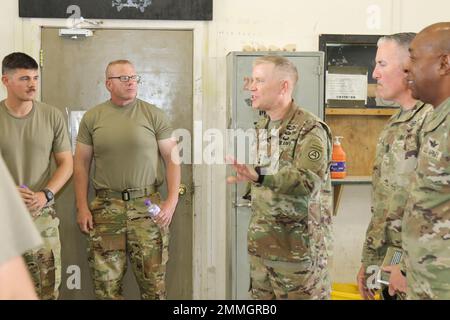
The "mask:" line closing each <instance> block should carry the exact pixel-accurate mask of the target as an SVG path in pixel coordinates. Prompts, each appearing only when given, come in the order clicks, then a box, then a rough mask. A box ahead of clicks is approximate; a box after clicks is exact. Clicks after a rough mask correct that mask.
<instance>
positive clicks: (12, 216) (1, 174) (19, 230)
mask: <svg viewBox="0 0 450 320" xmlns="http://www.w3.org/2000/svg"><path fill="white" fill-rule="evenodd" d="M0 221H1V222H0V265H1V264H2V263H4V262H6V261H8V260H10V259H12V258H14V257H17V256H20V255H22V254H23V253H24V252H25V251H27V250H30V249H33V248H35V247H38V246H40V245H41V244H42V239H41V236H40V235H39V232H38V231H37V230H36V227H35V226H34V223H33V220H32V219H31V217H30V214H29V213H28V210H27V208H26V207H25V205H24V203H23V201H22V199H21V198H20V196H19V193H18V192H17V188H16V186H15V184H14V182H13V180H12V178H11V176H10V174H9V172H8V169H7V168H6V166H5V163H4V162H3V159H2V158H1V157H0ZM0 285H1V284H0Z"/></svg>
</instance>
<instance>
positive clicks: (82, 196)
mask: <svg viewBox="0 0 450 320" xmlns="http://www.w3.org/2000/svg"><path fill="white" fill-rule="evenodd" d="M73 177H74V186H75V197H76V206H77V209H78V210H85V209H88V208H89V206H88V200H87V194H88V187H89V169H88V168H86V167H85V165H83V164H79V163H78V164H77V163H75V166H74V175H73Z"/></svg>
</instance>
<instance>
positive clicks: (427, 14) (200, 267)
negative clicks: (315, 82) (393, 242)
mask: <svg viewBox="0 0 450 320" xmlns="http://www.w3.org/2000/svg"><path fill="white" fill-rule="evenodd" d="M17 2H18V1H17V0H2V10H1V11H0V41H1V43H2V46H1V48H0V55H1V57H3V56H4V55H6V54H7V53H9V52H11V51H13V50H21V51H24V52H27V53H28V54H30V55H32V56H34V57H35V58H38V54H39V48H40V26H43V25H44V26H50V25H51V26H65V20H64V19H19V18H18V9H17V8H18V4H17ZM448 12H450V1H448V0H428V1H423V0H408V1H406V0H372V1H368V0H315V1H304V0H279V1H271V0H244V1H242V0H215V1H214V20H213V21H212V22H186V21H178V22H177V21H130V20H108V21H105V23H104V24H103V26H102V27H104V28H113V27H119V28H188V29H193V30H194V39H195V40H194V41H195V44H194V59H195V61H194V90H195V92H194V93H195V94H194V118H195V119H196V120H203V127H204V129H207V128H211V127H215V128H219V129H224V128H225V126H226V124H225V108H226V105H225V103H226V99H225V95H226V84H225V74H226V67H225V56H226V54H227V53H228V52H230V51H235V50H241V49H242V48H243V46H245V45H251V46H254V47H261V46H265V47H269V46H271V45H273V46H277V47H281V48H282V47H284V46H285V45H287V44H294V45H295V46H296V48H297V51H311V50H317V49H318V36H319V34H321V33H348V34H388V33H394V32H401V31H419V30H420V29H421V28H423V27H424V26H425V25H428V24H431V23H434V22H438V21H446V20H448ZM4 97H5V92H4V90H3V88H2V89H0V99H3V98H4ZM224 178H225V168H223V167H222V168H220V167H215V168H214V170H212V167H206V166H203V167H202V166H198V167H196V168H195V171H194V179H195V184H196V185H197V186H198V187H197V188H196V195H195V208H196V209H195V213H196V216H195V219H196V222H195V228H196V231H195V232H196V234H197V235H198V237H196V239H195V240H194V241H195V243H196V248H195V250H196V251H197V252H198V254H197V256H196V260H195V263H196V267H195V268H196V269H195V276H196V288H195V297H196V298H213V299H214V298H225V286H224V285H223V284H224V282H225V272H226V269H225V266H226V264H225V228H224V226H225V225H226V219H225V199H223V194H225V183H224ZM349 190H350V187H348V188H346V191H344V195H343V199H342V204H341V206H342V207H341V211H340V212H339V215H338V217H337V218H336V219H335V222H336V226H335V230H336V249H337V250H336V252H346V255H347V256H348V259H346V261H352V263H351V266H348V267H347V266H345V267H344V266H343V267H342V268H340V267H339V266H338V263H340V262H339V261H340V260H339V259H338V258H336V259H335V262H336V263H335V267H334V272H333V274H334V275H335V280H337V281H353V278H354V277H353V273H354V270H353V267H354V262H353V261H356V262H358V259H359V254H360V246H361V244H360V240H361V239H362V237H363V233H364V232H365V228H366V226H367V221H368V217H369V212H368V207H369V199H370V197H369V193H370V188H368V187H366V188H358V189H357V191H358V193H356V192H349ZM355 206H356V207H355ZM342 208H344V209H342ZM345 208H347V209H345ZM356 208H360V209H356ZM360 210H361V211H364V212H360V213H359V212H357V211H360ZM353 217H354V218H353ZM349 231H352V232H349ZM349 234H350V235H352V236H354V237H352V238H348V236H349ZM342 263H344V262H342ZM346 270H348V272H347V271H346Z"/></svg>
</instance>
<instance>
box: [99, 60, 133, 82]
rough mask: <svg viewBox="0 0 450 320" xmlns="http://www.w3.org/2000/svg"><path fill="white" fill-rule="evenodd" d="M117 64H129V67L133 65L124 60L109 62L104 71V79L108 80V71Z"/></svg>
mask: <svg viewBox="0 0 450 320" xmlns="http://www.w3.org/2000/svg"><path fill="white" fill-rule="evenodd" d="M118 64H129V65H131V66H133V63H132V62H131V61H130V60H124V59H122V60H114V61H111V62H110V63H108V66H107V67H106V70H105V75H106V78H108V76H109V75H108V72H109V69H110V68H111V67H112V66H115V65H118Z"/></svg>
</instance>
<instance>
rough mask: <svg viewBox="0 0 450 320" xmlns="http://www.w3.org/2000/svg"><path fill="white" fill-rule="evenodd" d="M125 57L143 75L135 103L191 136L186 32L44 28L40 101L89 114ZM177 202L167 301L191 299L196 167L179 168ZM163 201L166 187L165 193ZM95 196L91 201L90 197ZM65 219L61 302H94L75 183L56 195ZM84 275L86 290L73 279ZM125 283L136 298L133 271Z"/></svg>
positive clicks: (190, 58) (190, 56)
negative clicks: (78, 34)
mask: <svg viewBox="0 0 450 320" xmlns="http://www.w3.org/2000/svg"><path fill="white" fill-rule="evenodd" d="M117 59H128V60H130V61H132V62H133V63H134V65H135V67H136V70H137V73H138V74H140V75H141V76H142V82H141V83H140V85H139V93H138V97H139V98H140V99H142V100H145V101H148V102H150V103H153V104H155V105H156V106H158V107H160V108H162V109H163V110H164V111H165V112H166V114H167V115H168V116H169V119H170V121H171V123H172V125H173V127H174V128H184V129H187V130H189V131H190V132H192V123H193V118H192V102H193V90H192V78H193V33H192V31H187V30H170V31H169V30H124V29H99V30H95V31H94V36H93V37H90V38H86V39H78V40H72V39H67V38H61V37H59V36H58V29H55V28H43V29H42V57H41V64H42V66H41V67H42V101H44V102H46V103H49V104H51V105H54V106H56V107H58V108H60V109H61V111H63V112H64V113H66V108H67V110H68V111H69V112H70V111H73V110H87V109H89V108H91V107H93V106H95V105H96V104H99V103H101V102H103V101H105V100H107V99H109V92H108V91H107V90H106V88H105V85H104V82H105V68H106V65H107V64H108V62H110V61H112V60H117ZM182 183H183V184H185V185H186V186H187V192H186V194H185V195H184V196H181V197H180V201H179V203H178V207H177V210H176V212H175V216H174V219H173V220H172V224H171V227H170V230H171V241H170V247H169V262H168V270H167V275H166V279H167V280H166V283H167V292H168V298H169V299H191V298H192V261H193V259H192V239H193V238H192V230H193V227H192V221H193V212H192V192H191V190H192V167H191V165H182ZM162 189H163V190H162V193H163V196H165V193H166V190H165V186H163V188H162ZM92 196H93V194H92V190H91V193H90V197H92ZM57 213H58V215H59V217H60V219H61V225H60V232H61V242H62V263H63V270H62V272H63V274H62V285H61V298H62V299H91V298H93V297H94V296H93V290H92V281H91V275H90V271H89V269H88V265H87V255H86V239H85V237H84V236H83V235H82V234H81V233H80V231H79V229H78V226H77V224H76V220H75V213H76V208H75V200H74V189H73V183H72V181H70V182H69V183H68V185H67V186H66V187H65V188H64V190H63V191H62V192H60V194H59V195H58V197H57ZM78 268H79V270H80V271H81V289H79V288H78V287H77V285H76V284H77V283H76V281H77V280H79V279H77V278H76V273H77V271H78ZM128 269H129V270H128V272H127V274H126V276H125V280H124V284H125V286H124V288H125V297H126V298H131V299H137V298H139V294H138V289H137V285H136V283H135V280H134V277H133V275H132V272H131V267H130V266H129V268H128Z"/></svg>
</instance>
